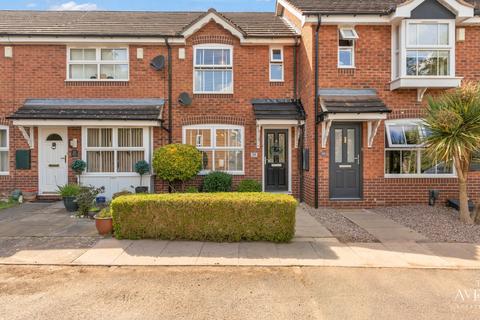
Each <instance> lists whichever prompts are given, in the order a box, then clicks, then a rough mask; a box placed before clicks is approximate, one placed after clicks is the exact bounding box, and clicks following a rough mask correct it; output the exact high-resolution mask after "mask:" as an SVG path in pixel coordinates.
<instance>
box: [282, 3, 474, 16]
mask: <svg viewBox="0 0 480 320" xmlns="http://www.w3.org/2000/svg"><path fill="white" fill-rule="evenodd" d="M285 1H287V2H288V3H290V4H291V5H292V6H294V7H295V8H296V9H297V10H299V11H301V12H302V13H304V14H309V13H310V14H316V13H319V14H379V15H388V14H391V13H392V12H394V11H395V9H396V8H397V6H398V5H400V4H402V3H405V2H409V1H405V0H285ZM460 2H463V3H467V4H470V5H474V6H475V11H477V10H479V9H480V1H479V0H463V1H460Z"/></svg>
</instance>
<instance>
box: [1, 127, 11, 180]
mask: <svg viewBox="0 0 480 320" xmlns="http://www.w3.org/2000/svg"><path fill="white" fill-rule="evenodd" d="M8 130H9V128H8V126H0V175H8V173H9V171H10V168H9V132H8Z"/></svg>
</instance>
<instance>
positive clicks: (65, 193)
mask: <svg viewBox="0 0 480 320" xmlns="http://www.w3.org/2000/svg"><path fill="white" fill-rule="evenodd" d="M80 189H81V187H80V186H79V185H78V184H66V185H64V186H58V192H59V193H60V196H62V197H63V198H65V197H76V196H77V195H78V194H79V193H80Z"/></svg>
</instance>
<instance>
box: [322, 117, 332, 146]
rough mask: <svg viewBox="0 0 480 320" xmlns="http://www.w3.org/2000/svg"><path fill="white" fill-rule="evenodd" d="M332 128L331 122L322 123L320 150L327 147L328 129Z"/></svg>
mask: <svg viewBox="0 0 480 320" xmlns="http://www.w3.org/2000/svg"><path fill="white" fill-rule="evenodd" d="M331 126H332V120H325V121H323V122H322V148H323V149H325V148H326V147H327V141H328V136H329V135H330V127H331Z"/></svg>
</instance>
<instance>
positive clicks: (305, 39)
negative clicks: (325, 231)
mask: <svg viewBox="0 0 480 320" xmlns="http://www.w3.org/2000/svg"><path fill="white" fill-rule="evenodd" d="M477 13H478V12H477V10H476V6H475V4H473V2H472V3H470V2H465V1H454V0H438V1H435V0H423V1H422V0H412V1H408V2H405V3H402V1H395V0H392V1H368V2H367V1H360V2H359V1H342V2H341V3H340V4H339V3H338V2H334V1H320V0H278V1H277V3H276V10H275V13H220V12H216V11H215V10H209V11H208V12H203V13H202V12H185V13H162V12H39V11H0V21H1V24H0V50H1V51H0V53H1V55H0V112H1V117H2V120H1V122H2V123H1V126H0V138H1V139H0V174H1V175H0V179H1V181H2V189H3V190H5V191H11V190H12V189H15V188H19V189H22V190H24V191H31V192H38V193H39V194H40V195H42V196H49V195H51V194H54V193H55V192H56V190H57V186H58V185H62V184H65V183H67V182H68V181H70V182H75V181H76V180H75V179H76V177H75V175H74V174H73V172H71V170H70V169H69V167H70V166H69V164H70V163H71V162H72V161H74V160H76V159H83V160H85V161H86V162H87V164H88V166H87V172H86V173H85V174H84V175H83V176H82V183H84V184H92V185H97V186H105V187H106V195H107V196H111V195H112V194H113V193H114V192H117V191H121V190H124V189H129V188H130V186H132V185H133V186H136V185H138V183H139V177H138V175H136V174H135V173H134V172H132V171H133V165H134V163H135V162H136V161H138V160H141V159H145V160H147V161H148V162H151V158H152V153H153V150H155V149H156V148H158V147H160V146H162V145H165V144H168V143H170V142H175V143H188V144H192V145H195V146H196V147H197V148H198V149H199V150H201V151H202V152H203V154H204V170H203V171H202V173H201V175H203V174H205V173H207V172H209V171H213V170H216V171H226V172H229V173H231V174H233V175H234V177H235V182H238V181H239V180H241V179H245V178H250V179H256V180H258V181H261V182H262V185H263V188H264V190H265V191H275V192H289V193H292V194H294V195H295V196H296V197H298V198H300V199H301V200H304V201H306V202H307V203H308V204H310V205H313V206H319V205H321V206H335V207H358V206H365V207H369V206H378V205H391V204H405V203H412V202H414V203H425V202H426V201H427V200H428V191H429V190H432V189H437V190H440V195H441V199H442V200H443V199H445V198H446V197H454V196H455V194H456V178H455V172H454V170H453V169H452V167H451V166H450V165H448V164H443V163H438V162H436V161H435V160H434V159H433V160H432V159H427V158H426V157H425V155H424V153H423V152H422V146H421V144H420V142H419V141H420V138H421V136H422V135H425V134H426V132H425V130H424V128H423V126H422V123H421V121H420V118H421V117H422V110H423V107H424V105H425V103H426V95H428V94H437V93H439V92H441V90H444V89H448V88H454V87H458V86H459V85H460V83H461V81H462V79H467V80H476V79H478V77H479V72H480V71H478V70H480V69H479V66H478V64H477V63H476V61H477V59H476V55H479V54H480V50H479V48H478V47H479V46H480V41H479V40H480V20H479V18H478V17H477V16H476V14H477ZM433 35H435V36H433ZM201 175H200V177H199V178H198V179H196V180H195V181H193V182H192V183H194V184H199V183H200V181H201ZM471 175H472V177H471V179H470V181H471V182H470V183H471V186H470V192H471V193H472V194H471V196H472V197H474V196H475V195H478V193H479V192H480V174H479V173H478V172H476V171H475V167H474V168H472V173H471ZM144 180H149V181H150V187H151V189H152V190H154V191H155V192H164V191H166V186H165V185H164V183H163V182H162V181H160V180H158V179H155V177H153V176H148V177H147V179H144Z"/></svg>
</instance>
